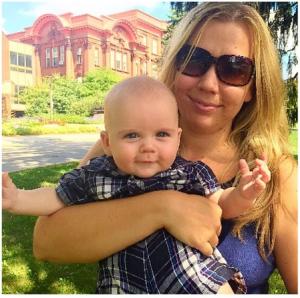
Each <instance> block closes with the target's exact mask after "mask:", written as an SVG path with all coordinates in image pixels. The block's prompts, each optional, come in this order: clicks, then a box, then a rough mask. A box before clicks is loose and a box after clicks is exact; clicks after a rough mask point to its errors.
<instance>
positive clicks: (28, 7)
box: [0, 0, 170, 34]
mask: <svg viewBox="0 0 300 298" xmlns="http://www.w3.org/2000/svg"><path fill="white" fill-rule="evenodd" d="M0 2H1V30H2V31H3V32H5V33H6V34H9V33H14V32H18V31H23V30H24V28H26V27H30V26H32V25H33V23H34V21H35V20H36V19H37V18H38V17H39V16H41V15H42V14H44V13H53V14H63V13H66V12H72V13H73V14H74V15H80V14H85V13H89V14H92V15H94V16H99V15H107V14H112V13H117V12H121V11H126V10H130V9H140V10H142V11H144V12H146V13H148V14H150V15H152V16H153V17H156V18H159V19H162V20H167V19H168V16H169V14H170V3H169V1H162V0H148V1H147V0H39V1H22V0H21V1H20V0H19V1H12V0H6V1H5V0H4V1H3V0H2V1H0Z"/></svg>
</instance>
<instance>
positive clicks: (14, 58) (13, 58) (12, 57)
mask: <svg viewBox="0 0 300 298" xmlns="http://www.w3.org/2000/svg"><path fill="white" fill-rule="evenodd" d="M10 64H13V65H18V54H17V53H16V52H10Z"/></svg>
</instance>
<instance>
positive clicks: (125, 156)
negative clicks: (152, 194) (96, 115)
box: [108, 98, 181, 178]
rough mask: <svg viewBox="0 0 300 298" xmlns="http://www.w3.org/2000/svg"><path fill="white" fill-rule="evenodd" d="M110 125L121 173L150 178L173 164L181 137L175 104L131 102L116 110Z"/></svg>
mask: <svg viewBox="0 0 300 298" xmlns="http://www.w3.org/2000/svg"><path fill="white" fill-rule="evenodd" d="M133 102H134V104H133ZM111 124H112V125H111V126H110V130H109V133H108V134H109V144H110V150H111V154H112V156H113V158H114V161H115V163H116V164H117V166H118V168H119V169H120V170H121V171H123V172H125V173H127V174H131V175H134V176H138V177H141V178H148V177H151V176H153V175H155V174H157V173H159V172H162V171H165V170H167V169H168V168H169V167H170V166H171V165H172V163H173V162H174V160H175V158H176V154H177V150H178V146H179V141H180V133H181V129H180V128H178V116H177V106H176V103H174V104H172V103H171V104H170V101H164V100H162V101H161V100H153V102H151V105H149V101H146V100H144V99H143V98H140V99H139V100H138V101H131V100H129V101H126V103H125V104H122V106H120V107H119V108H117V109H115V110H114V113H113V119H112V121H111Z"/></svg>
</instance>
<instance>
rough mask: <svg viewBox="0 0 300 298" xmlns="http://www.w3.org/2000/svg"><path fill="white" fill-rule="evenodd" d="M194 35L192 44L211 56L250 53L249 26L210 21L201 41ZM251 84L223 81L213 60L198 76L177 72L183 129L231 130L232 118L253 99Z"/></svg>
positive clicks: (175, 86)
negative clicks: (236, 84)
mask: <svg viewBox="0 0 300 298" xmlns="http://www.w3.org/2000/svg"><path fill="white" fill-rule="evenodd" d="M195 39H196V38H195V36H192V38H191V40H190V41H189V42H188V43H189V44H195V46H196V47H200V48H203V49H205V50H207V51H208V52H209V53H210V54H211V55H212V56H214V57H219V56H221V55H239V56H245V57H249V58H252V57H251V53H250V51H251V50H250V49H251V35H250V32H249V31H248V28H247V26H245V25H243V24H240V23H234V22H219V21H212V22H210V23H209V24H208V25H207V26H206V28H205V30H204V31H203V34H202V35H201V39H200V40H199V42H197V43H195ZM250 84H251V81H250V83H249V84H247V85H246V86H238V87H236V86H230V85H227V84H225V83H223V82H221V81H220V80H219V79H218V77H217V75H216V72H215V65H214V64H213V65H212V66H211V67H210V68H209V69H208V71H207V72H206V73H205V74H203V75H202V76H199V77H192V76H188V75H184V74H180V73H177V76H176V79H175V85H174V93H175V96H176V99H177V102H178V107H179V111H180V122H181V127H182V128H183V131H186V130H188V131H193V132H201V133H213V132H215V131H220V130H225V131H227V132H228V133H229V131H230V130H231V125H232V121H233V119H234V118H235V116H236V115H237V114H238V112H239V111H240V109H241V107H242V105H243V103H244V102H247V101H249V100H251V97H252V96H251V90H250V89H251V88H250Z"/></svg>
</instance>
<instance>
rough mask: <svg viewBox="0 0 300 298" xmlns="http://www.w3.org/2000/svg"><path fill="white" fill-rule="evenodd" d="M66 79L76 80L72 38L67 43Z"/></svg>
mask: <svg viewBox="0 0 300 298" xmlns="http://www.w3.org/2000/svg"><path fill="white" fill-rule="evenodd" d="M66 77H67V78H69V79H74V77H75V76H74V59H73V53H72V47H71V41H70V38H67V41H66Z"/></svg>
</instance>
